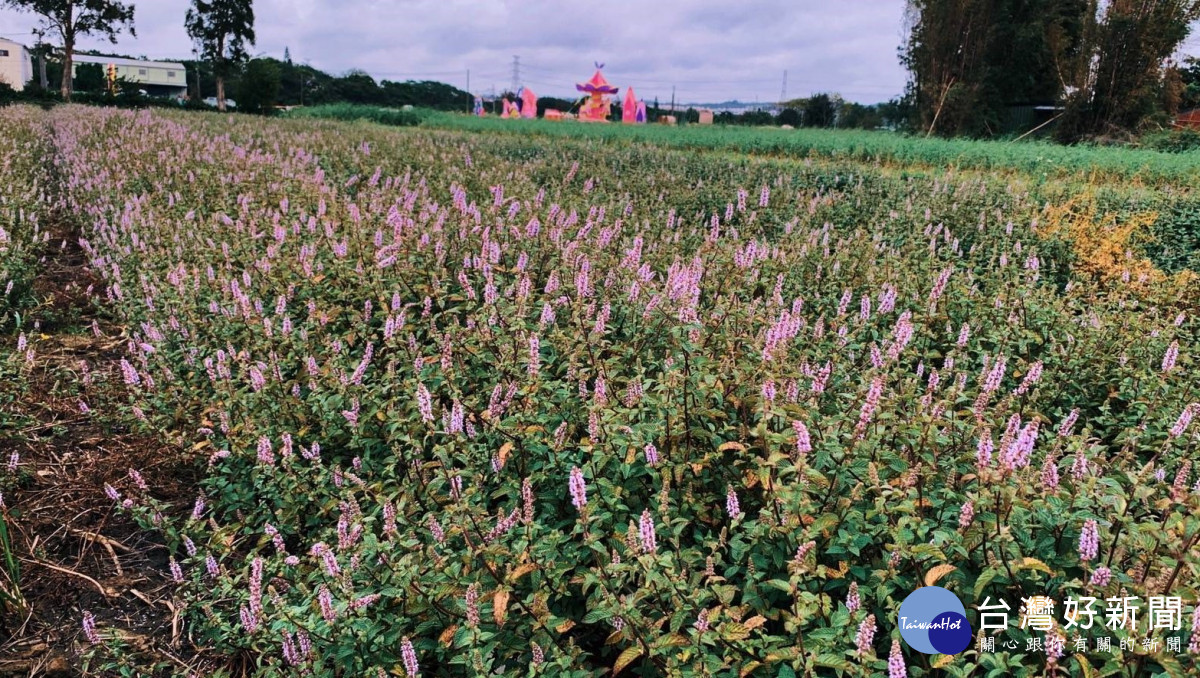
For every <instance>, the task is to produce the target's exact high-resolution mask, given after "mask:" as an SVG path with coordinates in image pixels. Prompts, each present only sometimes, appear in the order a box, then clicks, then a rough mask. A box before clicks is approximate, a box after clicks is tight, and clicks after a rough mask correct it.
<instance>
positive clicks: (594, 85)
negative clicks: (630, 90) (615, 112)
mask: <svg viewBox="0 0 1200 678" xmlns="http://www.w3.org/2000/svg"><path fill="white" fill-rule="evenodd" d="M601 68H604V64H602V63H597V64H596V74H595V75H593V76H592V79H591V80H588V81H587V82H581V83H579V84H577V85H575V89H577V90H579V91H580V92H585V93H586V94H587V95H588V98H587V99H586V100H585V101H584V102H583V105H582V106H580V107H579V119H580V120H586V121H590V122H602V121H604V120H607V119H608V109H609V101H608V95H610V94H616V93H617V88H616V87H613V86H612V85H610V84H608V81H607V80H605V79H604V75H603V74H601V73H600V69H601Z"/></svg>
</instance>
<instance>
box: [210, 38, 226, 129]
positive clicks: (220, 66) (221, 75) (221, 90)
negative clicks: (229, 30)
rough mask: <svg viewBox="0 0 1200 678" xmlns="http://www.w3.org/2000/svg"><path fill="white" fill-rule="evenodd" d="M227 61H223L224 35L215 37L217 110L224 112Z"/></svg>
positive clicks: (214, 64)
mask: <svg viewBox="0 0 1200 678" xmlns="http://www.w3.org/2000/svg"><path fill="white" fill-rule="evenodd" d="M227 65H228V62H227V61H225V36H224V35H222V36H221V37H219V38H217V58H216V59H215V60H214V63H213V66H214V68H213V70H215V71H216V72H217V110H218V111H221V112H222V113H224V112H225V68H226V66H227Z"/></svg>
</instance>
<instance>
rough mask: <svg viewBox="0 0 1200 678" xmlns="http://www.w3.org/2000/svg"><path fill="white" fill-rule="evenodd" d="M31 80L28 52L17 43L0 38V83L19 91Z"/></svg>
mask: <svg viewBox="0 0 1200 678" xmlns="http://www.w3.org/2000/svg"><path fill="white" fill-rule="evenodd" d="M32 79H33V61H31V60H30V58H29V50H27V49H25V45H22V44H21V43H19V42H13V41H12V40H8V39H6V38H0V82H6V83H8V84H9V85H11V86H12V88H13V89H15V90H17V91H20V90H23V89H25V83H27V82H29V81H30V80H32Z"/></svg>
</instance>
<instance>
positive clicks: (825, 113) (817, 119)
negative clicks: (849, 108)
mask: <svg viewBox="0 0 1200 678" xmlns="http://www.w3.org/2000/svg"><path fill="white" fill-rule="evenodd" d="M836 120H837V105H836V104H835V103H834V101H833V97H831V96H829V95H828V94H816V95H814V96H811V97H809V99H808V105H807V106H805V107H804V125H805V127H833V124H834V122H835V121H836Z"/></svg>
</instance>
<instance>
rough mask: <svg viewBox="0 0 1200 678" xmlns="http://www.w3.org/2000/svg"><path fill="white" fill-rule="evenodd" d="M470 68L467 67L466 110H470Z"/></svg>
mask: <svg viewBox="0 0 1200 678" xmlns="http://www.w3.org/2000/svg"><path fill="white" fill-rule="evenodd" d="M471 108H472V107H471V69H469V68H468V69H467V112H468V113H470V112H471Z"/></svg>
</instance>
